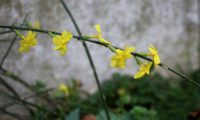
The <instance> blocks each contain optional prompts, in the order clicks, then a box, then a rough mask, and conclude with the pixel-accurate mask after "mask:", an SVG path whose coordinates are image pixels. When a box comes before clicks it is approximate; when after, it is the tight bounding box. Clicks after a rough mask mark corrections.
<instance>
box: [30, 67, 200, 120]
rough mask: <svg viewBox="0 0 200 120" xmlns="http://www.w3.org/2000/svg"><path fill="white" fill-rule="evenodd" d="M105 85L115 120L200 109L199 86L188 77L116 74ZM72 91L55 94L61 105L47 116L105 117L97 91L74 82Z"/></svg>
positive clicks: (159, 118) (164, 119) (177, 118)
mask: <svg viewBox="0 0 200 120" xmlns="http://www.w3.org/2000/svg"><path fill="white" fill-rule="evenodd" d="M190 78H192V79H193V80H195V81H197V82H199V80H200V70H197V71H194V72H193V73H191V74H190ZM38 85H40V87H41V86H42V85H41V84H38ZM102 88H103V91H104V94H105V97H106V100H107V105H108V107H109V110H110V115H111V118H112V120H187V118H188V115H189V113H190V112H193V111H195V110H197V109H200V88H198V87H197V86H195V85H193V84H192V83H190V82H188V81H186V80H181V79H177V78H176V79H175V78H165V77H162V76H161V75H159V74H154V75H152V76H150V77H149V76H146V77H143V78H141V79H137V80H134V79H133V77H132V76H129V75H121V74H118V73H116V74H114V75H113V76H112V77H111V78H110V79H108V80H106V81H105V82H103V83H102ZM40 89H41V88H40ZM57 92H58V91H57ZM57 92H56V94H58V93H57ZM70 93H71V94H70V95H69V96H67V97H64V96H63V97H62V95H61V96H60V97H58V96H56V97H55V96H54V97H52V99H53V100H54V101H56V102H60V103H61V104H59V106H57V109H56V111H54V113H55V114H54V116H53V115H52V114H47V115H46V118H48V119H50V118H59V119H65V120H82V119H80V118H83V116H84V115H87V114H92V115H94V116H96V120H104V119H105V114H104V111H103V108H102V105H101V102H100V99H99V93H98V92H96V93H94V94H92V95H88V94H85V95H84V94H83V92H81V91H80V90H79V88H78V87H76V85H75V82H73V84H72V85H71V86H70ZM84 93H85V92H84ZM44 107H46V106H44ZM58 108H59V109H58ZM44 114H45V113H44ZM44 114H43V113H42V114H41V111H37V112H36V113H35V115H34V116H33V119H38V120H39V119H42V118H43V117H44ZM73 116H74V117H73ZM75 116H79V117H75ZM46 118H45V119H46ZM88 120H89V119H88ZM105 120H106V119H105Z"/></svg>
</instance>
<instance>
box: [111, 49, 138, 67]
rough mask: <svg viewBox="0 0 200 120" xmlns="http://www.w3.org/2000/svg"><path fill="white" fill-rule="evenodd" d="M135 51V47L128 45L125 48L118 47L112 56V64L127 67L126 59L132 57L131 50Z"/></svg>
mask: <svg viewBox="0 0 200 120" xmlns="http://www.w3.org/2000/svg"><path fill="white" fill-rule="evenodd" d="M133 51H135V48H134V47H127V48H125V50H120V49H117V50H116V51H115V52H116V54H115V55H114V56H113V57H112V58H111V66H112V67H116V68H125V66H126V60H127V59H129V58H131V57H132V55H131V52H133Z"/></svg>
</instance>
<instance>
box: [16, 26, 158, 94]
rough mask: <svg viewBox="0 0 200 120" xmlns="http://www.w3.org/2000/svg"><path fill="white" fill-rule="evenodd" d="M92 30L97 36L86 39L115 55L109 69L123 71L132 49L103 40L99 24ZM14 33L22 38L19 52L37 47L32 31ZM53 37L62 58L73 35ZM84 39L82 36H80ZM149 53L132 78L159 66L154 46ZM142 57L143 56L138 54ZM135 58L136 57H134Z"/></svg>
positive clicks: (55, 48) (63, 88)
mask: <svg viewBox="0 0 200 120" xmlns="http://www.w3.org/2000/svg"><path fill="white" fill-rule="evenodd" d="M32 27H33V28H37V29H38V28H39V27H40V24H39V23H38V22H37V23H35V24H34V25H32ZM94 28H95V29H96V31H97V35H91V36H85V37H86V38H94V39H98V40H99V41H100V43H102V44H104V46H106V47H108V48H109V49H110V50H111V51H112V52H114V53H115V54H114V55H113V56H112V57H111V63H110V65H111V67H115V68H120V69H123V68H125V67H126V62H127V60H128V59H130V58H133V56H134V53H133V52H134V51H135V48H134V47H126V48H125V49H124V50H123V49H118V48H115V47H113V46H112V45H111V43H110V42H109V41H107V40H105V39H104V38H103V37H102V32H101V27H100V25H99V24H96V25H95V26H94ZM16 33H17V34H18V35H19V36H20V37H21V38H22V40H21V41H20V48H19V52H28V51H29V50H30V48H31V47H33V46H35V45H37V39H36V33H35V32H32V31H28V34H27V35H26V36H23V35H21V34H19V33H18V32H17V31H16ZM49 34H50V35H51V36H52V37H53V45H54V46H55V47H54V50H57V51H59V53H60V55H61V56H64V55H65V54H66V52H67V43H68V42H69V41H70V40H71V39H72V38H73V34H72V33H71V32H69V31H63V32H62V33H61V35H54V34H53V33H49ZM82 37H84V36H82ZM148 49H149V53H147V54H145V55H144V56H149V57H151V58H152V61H150V62H144V63H139V66H140V67H139V71H138V72H136V73H135V75H134V78H135V79H137V78H141V77H142V76H144V75H149V73H150V69H151V67H152V65H155V66H157V65H158V64H160V58H159V55H158V51H157V49H156V47H155V46H154V45H150V46H149V48H148ZM140 55H143V54H140ZM134 57H137V56H134ZM60 88H61V89H62V90H63V91H65V92H66V87H64V86H63V85H60Z"/></svg>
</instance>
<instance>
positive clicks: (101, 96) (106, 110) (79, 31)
mask: <svg viewBox="0 0 200 120" xmlns="http://www.w3.org/2000/svg"><path fill="white" fill-rule="evenodd" d="M60 2H61V4H62V5H63V7H64V9H65V11H66V12H67V13H68V15H69V17H70V19H71V21H72V23H73V25H74V27H75V29H76V31H77V32H78V34H79V36H81V35H82V33H81V30H80V29H79V27H78V25H77V23H76V20H75V19H74V17H73V15H72V13H71V11H70V10H69V8H68V7H67V5H66V4H65V2H64V1H63V0H60ZM82 44H83V47H84V49H85V51H86V54H87V57H88V60H89V62H90V66H91V68H92V71H93V74H94V77H95V80H96V83H97V86H98V89H99V92H100V99H101V102H102V104H103V108H104V110H105V113H106V117H107V120H110V115H109V111H108V107H107V104H106V98H105V96H104V94H103V91H102V88H101V84H100V81H99V77H98V74H97V72H96V68H95V65H94V62H93V59H92V56H91V54H90V51H89V49H88V46H87V44H86V43H85V41H82Z"/></svg>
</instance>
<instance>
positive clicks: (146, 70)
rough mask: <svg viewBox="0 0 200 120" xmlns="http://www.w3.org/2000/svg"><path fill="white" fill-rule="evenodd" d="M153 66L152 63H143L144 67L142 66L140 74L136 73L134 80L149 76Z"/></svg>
mask: <svg viewBox="0 0 200 120" xmlns="http://www.w3.org/2000/svg"><path fill="white" fill-rule="evenodd" d="M151 66H152V62H150V63H143V64H142V65H140V69H139V71H138V72H136V74H135V75H134V78H135V79H138V78H141V77H142V76H144V75H145V74H147V75H149V71H150V68H151Z"/></svg>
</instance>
